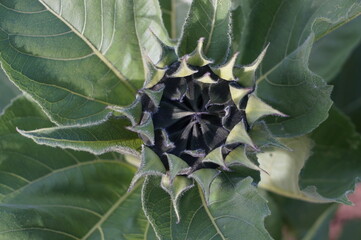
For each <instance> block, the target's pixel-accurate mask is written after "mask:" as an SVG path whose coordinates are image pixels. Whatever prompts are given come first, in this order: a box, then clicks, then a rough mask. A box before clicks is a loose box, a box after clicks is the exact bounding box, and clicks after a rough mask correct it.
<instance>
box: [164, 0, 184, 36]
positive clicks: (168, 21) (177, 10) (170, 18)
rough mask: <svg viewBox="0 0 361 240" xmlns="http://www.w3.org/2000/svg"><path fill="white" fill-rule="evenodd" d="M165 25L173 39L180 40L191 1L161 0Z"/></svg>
mask: <svg viewBox="0 0 361 240" xmlns="http://www.w3.org/2000/svg"><path fill="white" fill-rule="evenodd" d="M159 3H160V6H161V9H162V17H163V21H164V25H165V27H166V28H167V30H168V33H169V35H170V36H171V38H172V39H176V38H179V36H180V34H181V31H182V27H183V23H184V21H185V19H186V17H187V13H188V11H189V8H190V5H191V1H189V0H159Z"/></svg>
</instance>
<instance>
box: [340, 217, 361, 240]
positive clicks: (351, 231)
mask: <svg viewBox="0 0 361 240" xmlns="http://www.w3.org/2000/svg"><path fill="white" fill-rule="evenodd" d="M360 225H361V219H352V220H349V221H347V222H346V223H345V225H344V226H343V229H342V233H341V236H340V238H339V240H349V239H352V238H354V237H355V236H361V228H360Z"/></svg>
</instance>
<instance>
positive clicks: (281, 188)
mask: <svg viewBox="0 0 361 240" xmlns="http://www.w3.org/2000/svg"><path fill="white" fill-rule="evenodd" d="M330 113H331V115H330V117H329V119H327V120H326V121H325V122H324V123H323V124H322V125H321V126H320V127H319V128H318V129H316V130H315V131H314V133H313V134H312V135H311V139H312V140H313V141H314V143H313V142H312V141H311V139H310V138H308V137H302V138H293V139H288V140H283V143H284V144H285V145H287V146H288V147H289V148H290V149H292V151H287V150H283V149H274V150H270V151H266V152H264V153H260V154H258V155H257V156H258V161H259V163H260V167H261V168H262V169H264V170H265V172H261V181H260V183H259V186H260V187H262V188H265V189H267V190H270V191H273V192H275V193H278V194H281V195H284V196H288V197H293V198H298V199H302V200H306V201H311V202H341V203H346V204H349V203H350V202H349V201H348V199H347V194H348V193H349V192H350V191H352V190H353V189H354V185H355V181H357V180H358V179H360V177H361V162H360V161H359V160H360V157H361V148H360V146H361V137H360V135H358V134H357V133H356V132H355V129H354V126H353V125H352V123H351V122H350V121H349V119H347V118H346V117H345V116H344V115H342V114H341V113H340V112H339V111H337V110H336V109H334V108H333V109H332V111H331V112H330ZM313 146H314V147H313ZM301 170H302V172H301ZM341 179H342V181H341Z"/></svg>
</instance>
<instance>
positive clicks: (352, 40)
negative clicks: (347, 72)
mask: <svg viewBox="0 0 361 240" xmlns="http://www.w3.org/2000/svg"><path fill="white" fill-rule="evenodd" d="M360 24H361V17H357V18H356V19H355V20H353V21H351V22H349V23H347V24H345V25H344V26H342V27H341V28H339V29H336V30H335V31H333V32H331V33H330V34H328V35H327V36H325V37H323V38H321V39H320V40H318V41H317V42H316V43H315V44H314V46H313V48H312V51H311V56H310V63H309V64H310V69H311V70H312V71H313V72H315V73H317V74H318V75H320V76H322V77H323V79H325V80H326V81H327V82H330V81H331V80H333V79H334V78H335V76H336V75H337V74H338V73H339V72H340V70H341V69H342V67H343V65H344V63H345V62H346V60H347V58H348V57H349V56H350V55H351V53H352V51H353V50H355V47H356V46H357V45H358V44H359V43H360V40H361V28H360Z"/></svg>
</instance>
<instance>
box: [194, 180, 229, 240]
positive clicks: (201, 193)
mask: <svg viewBox="0 0 361 240" xmlns="http://www.w3.org/2000/svg"><path fill="white" fill-rule="evenodd" d="M197 188H198V192H199V196H200V197H201V200H202V205H203V208H204V210H205V211H206V213H207V216H208V217H209V219H210V220H211V222H212V225H213V227H214V228H215V230H216V231H217V233H218V235H219V236H220V237H221V238H222V239H223V240H227V238H226V237H225V236H224V235H223V233H222V231H221V230H220V229H219V227H218V225H217V223H216V222H215V221H214V218H213V215H212V213H211V212H210V210H209V208H208V205H207V202H206V200H205V199H204V194H203V192H202V190H201V189H200V187H199V186H197Z"/></svg>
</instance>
